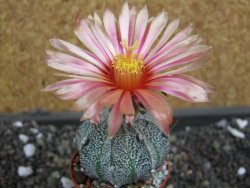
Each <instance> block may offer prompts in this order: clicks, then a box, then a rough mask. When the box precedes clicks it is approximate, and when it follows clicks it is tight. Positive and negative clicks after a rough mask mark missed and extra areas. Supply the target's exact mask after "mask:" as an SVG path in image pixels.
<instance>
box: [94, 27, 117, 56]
mask: <svg viewBox="0 0 250 188" xmlns="http://www.w3.org/2000/svg"><path fill="white" fill-rule="evenodd" d="M95 29H96V31H97V32H98V34H99V36H100V37H101V38H102V40H103V41H104V44H105V45H106V47H107V49H108V50H109V51H110V52H111V54H112V56H113V57H114V56H116V55H117V53H116V51H115V47H114V45H113V43H112V41H111V39H110V38H109V36H108V34H107V33H106V30H105V28H104V26H103V25H100V24H95ZM111 59H112V57H111Z"/></svg>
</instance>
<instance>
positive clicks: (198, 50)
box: [149, 45, 211, 73]
mask: <svg viewBox="0 0 250 188" xmlns="http://www.w3.org/2000/svg"><path fill="white" fill-rule="evenodd" d="M210 49H211V47H210V46H205V45H197V46H194V47H192V48H190V49H189V50H187V51H186V52H184V53H181V54H179V55H176V56H174V57H172V58H169V59H168V60H166V61H164V62H162V63H159V64H158V65H156V66H154V67H153V68H152V69H150V70H149V73H151V72H153V73H158V72H161V71H164V70H166V69H168V68H170V67H174V66H177V65H182V64H186V63H190V62H193V61H196V60H198V59H200V58H201V57H202V56H204V54H206V53H207V52H208V51H209V50H210Z"/></svg>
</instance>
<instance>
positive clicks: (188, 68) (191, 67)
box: [148, 61, 204, 80]
mask: <svg viewBox="0 0 250 188" xmlns="http://www.w3.org/2000/svg"><path fill="white" fill-rule="evenodd" d="M203 64H204V62H201V61H197V62H194V63H190V64H188V65H186V66H183V67H180V68H178V69H175V70H171V71H166V72H162V73H159V74H153V75H152V76H150V77H149V79H148V80H153V79H156V78H160V77H164V76H172V75H175V74H183V73H187V72H190V71H194V70H197V69H199V68H201V67H202V66H203Z"/></svg>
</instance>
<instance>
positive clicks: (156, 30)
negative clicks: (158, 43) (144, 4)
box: [139, 12, 167, 58]
mask: <svg viewBox="0 0 250 188" xmlns="http://www.w3.org/2000/svg"><path fill="white" fill-rule="evenodd" d="M166 24H167V14H166V12H162V13H161V14H159V15H158V16H157V17H156V18H155V19H153V20H152V23H151V26H150V28H149V31H148V33H147V37H146V39H145V42H144V44H143V46H142V48H141V49H139V52H140V54H141V55H142V58H144V57H145V56H146V54H147V53H148V50H149V48H150V47H151V45H152V44H153V42H154V41H155V40H156V39H157V37H158V36H159V35H160V33H161V32H162V30H163V29H164V27H165V26H166Z"/></svg>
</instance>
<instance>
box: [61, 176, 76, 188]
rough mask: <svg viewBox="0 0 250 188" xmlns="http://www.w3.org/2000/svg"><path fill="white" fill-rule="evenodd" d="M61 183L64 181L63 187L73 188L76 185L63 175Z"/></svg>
mask: <svg viewBox="0 0 250 188" xmlns="http://www.w3.org/2000/svg"><path fill="white" fill-rule="evenodd" d="M61 183H62V186H63V188H73V187H74V184H73V182H72V181H71V180H70V179H69V178H67V177H61Z"/></svg>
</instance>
